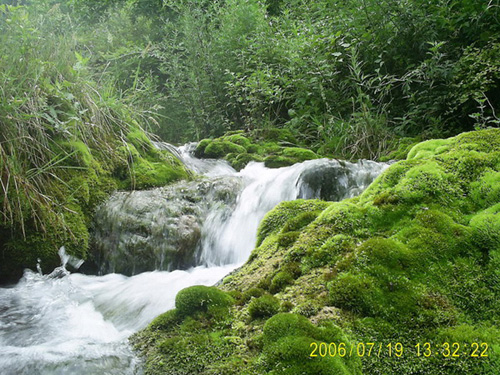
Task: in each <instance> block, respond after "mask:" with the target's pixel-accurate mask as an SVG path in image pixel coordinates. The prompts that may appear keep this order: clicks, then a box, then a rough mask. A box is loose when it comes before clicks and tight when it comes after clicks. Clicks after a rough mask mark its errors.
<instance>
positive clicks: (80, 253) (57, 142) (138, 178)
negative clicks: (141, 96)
mask: <svg viewBox="0 0 500 375" xmlns="http://www.w3.org/2000/svg"><path fill="white" fill-rule="evenodd" d="M129 129H130V130H129V131H128V132H127V133H126V134H125V136H124V137H123V138H122V139H116V140H108V141H107V142H106V143H105V144H95V143H91V142H87V143H85V142H84V141H82V139H81V138H79V137H72V139H69V140H68V139H65V138H63V137H55V139H54V140H53V141H51V142H50V144H49V147H50V150H51V155H52V156H53V158H54V159H53V160H54V161H53V163H54V164H55V165H58V166H60V169H57V170H50V174H49V175H48V177H47V178H46V179H45V184H44V186H43V187H41V188H40V193H39V194H43V197H42V198H40V197H36V196H34V194H33V192H31V191H30V190H22V189H17V190H16V189H15V188H14V184H15V183H16V180H13V181H10V182H9V183H10V184H11V186H10V187H9V186H6V187H5V190H6V194H5V195H3V196H2V197H0V203H1V204H9V202H11V201H13V200H16V203H17V202H18V205H19V208H20V209H21V210H22V215H20V216H19V217H18V218H17V219H16V220H14V219H11V220H8V221H5V222H4V223H2V224H0V234H1V236H0V249H1V262H0V282H8V281H15V280H16V279H18V278H19V277H20V276H21V275H22V272H23V270H24V269H26V268H29V269H32V270H35V269H36V267H37V263H40V265H41V267H42V269H43V271H45V272H50V271H51V270H52V269H54V267H57V266H58V265H59V264H60V259H59V256H58V249H59V247H61V246H65V248H66V251H67V252H68V253H69V254H72V255H75V256H77V257H78V258H81V259H87V258H88V256H89V248H90V246H91V244H90V237H91V236H90V233H91V231H92V217H93V215H94V210H95V208H96V207H97V205H99V204H100V203H102V202H103V201H104V200H105V199H106V198H107V197H109V195H110V194H111V193H112V192H113V191H116V190H118V189H120V190H133V189H145V188H150V187H155V186H164V185H166V184H168V183H170V182H173V181H176V180H179V179H183V178H189V173H188V171H187V170H186V169H185V168H184V166H183V165H182V163H181V162H180V161H179V160H178V159H176V158H175V157H174V156H173V155H172V154H170V153H169V152H167V151H160V150H157V149H156V148H155V147H154V146H153V144H152V143H151V141H150V140H149V138H148V137H147V135H146V134H145V133H144V131H143V130H142V129H141V128H140V127H139V126H138V124H137V123H135V124H134V122H133V121H131V123H130V125H129ZM100 146H105V147H106V148H107V149H106V148H104V149H103V148H101V147H100ZM54 169H55V168H54ZM34 173H36V172H34ZM40 173H41V172H40ZM16 178H19V176H17V177H16ZM42 192H43V193H42Z"/></svg>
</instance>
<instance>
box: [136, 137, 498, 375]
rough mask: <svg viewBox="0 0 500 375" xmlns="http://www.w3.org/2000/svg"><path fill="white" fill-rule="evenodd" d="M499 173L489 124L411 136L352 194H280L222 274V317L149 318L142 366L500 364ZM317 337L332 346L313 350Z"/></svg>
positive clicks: (459, 369) (307, 369)
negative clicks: (408, 144) (225, 303)
mask: <svg viewBox="0 0 500 375" xmlns="http://www.w3.org/2000/svg"><path fill="white" fill-rule="evenodd" d="M499 182H500V130H496V129H492V130H484V131H478V132H471V133H464V134H461V135H459V136H457V137H454V138H450V139H446V140H432V141H427V142H423V143H420V144H418V145H417V146H415V147H413V148H412V150H411V151H410V152H409V155H408V158H407V160H404V161H401V162H398V163H396V164H394V165H392V166H391V167H390V168H389V169H388V170H387V171H386V172H384V173H383V174H382V175H381V176H380V177H379V178H378V179H377V180H376V181H375V182H374V183H373V184H372V185H371V186H370V187H369V188H368V189H367V190H366V191H365V192H364V193H363V194H362V195H361V196H359V197H356V198H352V199H349V200H345V201H342V202H335V203H326V202H320V201H301V200H299V201H295V202H286V203H282V204H280V205H279V206H278V207H276V208H275V209H274V210H273V211H271V212H270V213H268V215H267V216H266V218H265V219H264V220H263V221H262V223H261V226H260V229H259V236H258V237H259V239H258V247H257V248H256V249H255V250H254V252H253V253H252V256H251V258H250V260H249V261H248V262H247V263H246V264H245V265H244V266H243V267H242V268H241V269H239V270H238V271H237V272H236V273H234V274H232V275H230V276H228V277H227V278H226V279H225V280H224V282H223V284H222V286H221V288H222V289H223V290H226V291H229V293H231V294H232V295H233V297H235V298H236V300H237V303H236V304H235V305H234V306H232V307H231V309H230V311H229V313H228V315H227V317H226V319H227V320H226V322H227V324H226V325H225V326H224V327H220V326H218V325H217V323H215V322H207V321H203V319H201V320H200V319H197V320H196V323H192V324H193V325H195V326H196V327H197V328H196V330H194V331H191V330H186V329H183V328H182V327H183V325H180V326H179V325H178V324H177V323H175V324H173V323H172V324H167V325H163V326H161V328H159V327H158V326H154V325H152V326H151V327H149V328H148V329H147V330H145V331H143V332H142V333H140V334H139V335H138V336H137V337H136V338H135V342H136V343H137V345H138V347H140V348H142V350H143V353H145V354H146V360H147V363H148V369H147V371H146V373H147V374H159V373H160V372H158V371H156V369H157V368H156V367H155V366H156V365H157V364H158V363H163V370H164V371H165V373H169V374H185V373H191V374H214V373H220V374H226V373H227V374H236V373H238V374H240V373H242V374H264V373H271V374H357V373H363V374H409V373H412V374H491V375H493V374H498V373H500V328H499V322H500V271H499V270H500V188H499V186H500V185H499ZM280 312H287V313H286V314H285V313H280ZM288 312H290V313H288ZM183 324H186V323H183ZM201 335H204V337H210V338H211V340H215V338H216V340H218V342H219V344H218V345H220V346H219V348H220V351H218V353H219V355H220V357H219V359H218V360H217V361H216V362H210V361H206V360H207V357H198V356H197V353H198V352H199V351H200V350H203V349H202V348H204V347H206V346H207V345H209V344H208V342H206V341H203V342H202V343H201V344H200V345H198V344H195V343H194V341H193V340H200V342H201V339H200V338H201ZM164 340H171V342H172V343H173V342H176V341H177V342H182V343H184V342H191V343H192V344H193V345H192V346H190V347H188V346H185V345H183V346H182V347H181V346H176V345H173V344H172V345H171V346H169V347H168V350H164V349H162V348H165V344H162V343H164ZM228 342H231V344H228ZM321 342H325V343H327V344H328V345H329V344H330V343H335V344H336V352H334V347H333V346H329V347H325V346H323V347H322V348H323V349H321V347H319V346H318V351H317V352H315V353H314V354H318V356H317V357H311V353H312V352H313V349H314V346H315V344H314V343H316V344H317V345H320V343H321ZM340 343H344V344H345V348H346V349H340V350H339V344H340ZM370 343H373V344H370ZM351 344H352V345H351ZM227 345H229V346H231V345H233V346H232V349H230V350H227ZM342 347H343V346H342ZM325 348H326V349H325ZM351 348H352V351H351ZM370 348H372V350H369V349H370ZM320 349H321V350H322V351H321V352H320ZM325 350H326V351H325ZM328 350H330V351H328ZM229 353H230V354H229ZM335 353H336V354H335ZM339 353H343V354H344V355H339ZM181 356H183V359H181ZM186 358H189V360H185V359H186ZM193 362H194V363H196V364H197V366H199V367H198V368H197V369H196V370H193V368H194V367H195V365H194V364H193ZM229 363H231V365H232V366H233V367H232V368H231V367H230V366H229ZM188 364H189V370H190V371H191V370H192V371H191V372H189V371H188Z"/></svg>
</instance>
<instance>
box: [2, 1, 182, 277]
mask: <svg viewBox="0 0 500 375" xmlns="http://www.w3.org/2000/svg"><path fill="white" fill-rule="evenodd" d="M0 30H1V32H0V183H1V184H0V218H1V222H0V249H1V254H2V255H1V261H0V280H1V281H6V280H9V279H11V278H16V277H19V276H20V275H21V273H22V270H23V269H24V268H26V267H29V268H31V269H36V264H37V260H38V259H39V260H40V261H41V265H42V267H43V269H45V270H51V269H53V268H54V267H55V266H57V265H58V264H59V262H60V260H59V257H58V255H57V250H58V248H59V246H62V245H66V248H67V250H68V251H69V252H70V253H72V254H76V255H78V256H79V257H80V258H85V257H86V256H87V251H88V248H89V229H90V225H91V218H92V214H93V210H94V208H95V207H96V205H97V204H99V203H100V202H102V201H103V200H104V199H105V198H106V197H107V196H108V195H109V194H110V193H111V192H112V191H114V190H116V189H117V188H121V189H135V188H145V187H151V186H159V185H160V186H161V185H164V184H166V183H168V182H170V181H173V180H176V179H179V178H183V177H187V172H186V171H185V170H184V167H183V166H181V164H180V162H179V161H178V160H177V159H175V158H174V157H173V156H172V155H170V154H168V153H166V152H161V151H158V150H156V149H155V148H154V147H153V144H152V143H151V141H150V140H149V138H148V136H147V135H146V134H145V133H144V130H143V128H142V126H141V124H145V123H146V122H145V116H146V115H145V114H144V112H141V111H140V110H138V109H137V108H135V107H133V105H130V104H129V103H127V101H125V100H124V99H123V97H122V94H121V93H120V92H119V91H117V90H115V89H114V88H113V86H112V85H110V84H109V83H108V84H106V83H104V82H96V81H95V80H94V79H93V74H92V73H91V72H90V69H89V68H88V62H89V58H88V57H84V56H83V55H82V54H83V53H84V52H83V51H82V50H81V48H83V47H81V46H80V44H79V42H78V38H77V34H78V30H79V29H78V27H77V26H75V24H74V20H73V19H72V18H71V17H69V16H68V15H67V14H66V13H65V12H63V11H62V10H61V9H60V7H58V6H51V7H48V6H47V4H46V3H45V2H42V3H37V4H31V5H30V6H27V7H13V6H6V5H5V4H4V5H0Z"/></svg>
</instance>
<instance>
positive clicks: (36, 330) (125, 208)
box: [0, 144, 387, 375]
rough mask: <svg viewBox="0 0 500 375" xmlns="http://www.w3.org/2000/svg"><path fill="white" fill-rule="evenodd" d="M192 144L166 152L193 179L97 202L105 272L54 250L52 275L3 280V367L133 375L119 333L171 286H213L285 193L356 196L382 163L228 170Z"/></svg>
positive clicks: (166, 300)
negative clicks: (198, 154) (79, 269)
mask: <svg viewBox="0 0 500 375" xmlns="http://www.w3.org/2000/svg"><path fill="white" fill-rule="evenodd" d="M156 147H159V148H162V147H163V148H168V149H169V150H170V149H171V148H172V147H173V146H170V145H169V146H165V145H162V144H156ZM193 147H194V145H193V144H188V145H186V146H183V147H180V148H179V149H176V150H175V153H176V155H177V157H178V158H179V159H180V160H182V161H183V162H184V163H185V165H186V166H187V167H189V168H191V169H192V170H193V171H195V172H196V173H198V174H199V175H201V177H200V178H198V179H195V180H193V181H188V182H180V183H177V184H174V185H172V186H167V187H164V188H159V189H152V190H149V191H137V192H118V193H115V194H114V195H113V196H112V197H111V198H110V199H109V200H108V201H107V202H106V203H105V204H104V205H103V206H102V207H100V208H99V210H98V212H97V213H96V224H95V226H96V234H95V238H94V241H95V243H96V244H97V246H96V256H97V257H98V258H99V261H100V263H101V267H102V268H101V269H102V271H103V273H104V274H103V275H102V276H93V275H83V274H77V273H69V272H68V271H67V270H66V269H65V267H64V265H65V263H66V262H68V261H69V263H73V264H79V262H78V260H77V259H71V258H68V257H67V256H66V255H65V254H64V253H63V252H61V259H62V264H63V266H62V267H60V268H58V269H56V270H55V271H54V272H53V273H51V274H50V275H42V274H41V273H36V272H32V271H30V270H27V271H26V272H25V275H24V277H23V278H22V279H21V281H20V282H19V283H18V284H17V285H15V286H12V287H4V288H0V373H1V374H2V375H14V374H15V375H18V374H51V375H52V374H86V375H87V374H111V375H113V374H127V375H128V374H131V375H132V374H134V375H136V374H141V366H140V363H139V362H138V360H137V358H136V357H135V356H134V355H133V353H132V351H131V349H130V348H129V346H128V344H127V337H128V336H129V335H130V334H132V333H133V332H136V331H137V330H139V329H141V328H143V327H145V326H146V325H147V324H148V323H149V322H150V321H151V320H152V319H153V318H154V317H155V316H157V315H158V314H160V313H162V312H164V311H166V310H168V309H171V308H173V307H174V300H175V295H176V293H177V292H178V291H179V290H181V289H183V288H185V287H188V286H191V285H199V284H204V285H213V284H214V283H216V282H217V281H218V280H220V279H222V278H223V277H224V275H226V274H228V273H229V272H231V271H232V270H234V269H235V268H236V267H238V266H239V265H241V264H242V263H243V262H244V261H245V260H246V259H247V258H248V257H249V255H250V252H251V250H252V249H253V247H254V244H255V238H256V232H257V227H258V225H259V222H260V220H261V219H262V218H263V217H264V215H265V214H266V213H267V212H268V211H269V210H271V209H272V208H273V207H274V206H275V205H277V204H278V203H279V202H281V201H284V200H293V199H297V198H322V199H327V200H340V199H344V198H347V197H351V196H355V195H357V194H359V193H360V192H361V191H362V190H363V189H365V188H366V187H367V186H368V184H369V183H370V182H371V181H373V179H374V178H375V177H376V176H377V175H378V174H379V173H380V172H381V171H382V170H383V169H384V168H386V167H387V165H386V164H382V163H375V162H370V161H361V162H358V163H348V162H340V161H336V160H327V159H319V160H311V161H306V162H304V163H300V164H296V165H293V166H290V167H285V168H279V169H269V168H266V167H265V166H264V165H263V163H254V162H252V163H250V164H248V165H247V166H246V167H245V168H244V169H243V170H242V171H240V172H236V171H235V170H234V169H232V168H231V167H230V166H229V165H228V164H227V163H226V162H224V161H220V160H200V159H197V158H195V157H193V156H192V151H193ZM182 269H183V270H182ZM45 271H48V270H45ZM109 272H116V273H109ZM106 273H107V274H106ZM124 274H126V275H128V276H126V275H124Z"/></svg>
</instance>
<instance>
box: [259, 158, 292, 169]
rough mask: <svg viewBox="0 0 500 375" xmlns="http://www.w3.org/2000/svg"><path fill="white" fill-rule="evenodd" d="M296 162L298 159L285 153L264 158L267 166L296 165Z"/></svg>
mask: <svg viewBox="0 0 500 375" xmlns="http://www.w3.org/2000/svg"><path fill="white" fill-rule="evenodd" d="M296 162H297V160H296V159H294V158H290V157H287V156H283V155H269V156H267V157H266V158H265V159H264V165H265V166H266V167H267V168H282V167H288V166H290V165H294V164H295V163H296Z"/></svg>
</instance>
